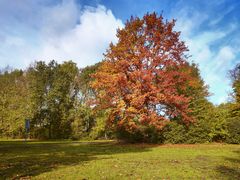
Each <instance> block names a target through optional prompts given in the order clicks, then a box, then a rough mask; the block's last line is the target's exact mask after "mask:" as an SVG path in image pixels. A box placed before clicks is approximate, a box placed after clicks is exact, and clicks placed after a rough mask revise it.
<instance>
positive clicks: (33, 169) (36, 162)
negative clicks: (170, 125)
mask: <svg viewBox="0 0 240 180" xmlns="http://www.w3.org/2000/svg"><path fill="white" fill-rule="evenodd" d="M144 151H148V148H147V147H141V148H139V147H134V146H133V147H132V146H131V147H129V146H125V145H120V144H116V143H115V142H90V143H87V142H69V141H62V142H60V141H56V142H19V141H5V142H0V179H1V178H2V179H20V178H22V177H28V176H36V175H39V174H41V173H44V172H48V171H51V170H53V169H55V168H57V167H60V166H74V165H79V164H83V163H85V162H87V161H92V160H97V159H104V158H108V157H106V156H102V157H101V155H113V154H118V153H129V152H144Z"/></svg>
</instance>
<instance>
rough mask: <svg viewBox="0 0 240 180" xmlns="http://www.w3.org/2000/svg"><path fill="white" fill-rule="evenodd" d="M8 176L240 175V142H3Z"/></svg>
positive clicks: (0, 157)
mask: <svg viewBox="0 0 240 180" xmlns="http://www.w3.org/2000/svg"><path fill="white" fill-rule="evenodd" d="M0 178H2V179H21V178H22V179H30V178H31V179H67V180H69V179H74V180H75V179H135V180H137V179H229V180H230V179H231V180H233V179H240V145H224V144H208V145H158V146H156V145H146V144H137V145H136V144H135V145H131V144H117V143H116V142H113V141H96V142H79V141H76V142H74V141H45V142H41V141H40V142H37V141H36V142H21V141H1V142H0Z"/></svg>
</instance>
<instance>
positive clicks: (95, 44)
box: [0, 0, 240, 104]
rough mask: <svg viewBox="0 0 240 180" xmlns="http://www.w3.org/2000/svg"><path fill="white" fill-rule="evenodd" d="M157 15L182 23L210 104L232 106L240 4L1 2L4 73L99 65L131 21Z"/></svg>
mask: <svg viewBox="0 0 240 180" xmlns="http://www.w3.org/2000/svg"><path fill="white" fill-rule="evenodd" d="M153 11H155V12H157V13H159V14H160V13H163V16H164V17H165V18H167V19H169V20H170V19H172V18H175V19H177V24H176V30H178V31H181V32H182V34H181V37H182V40H184V41H185V42H186V44H187V46H188V47H189V49H190V52H189V53H190V55H192V56H191V58H190V59H189V61H194V62H196V63H198V64H199V67H200V70H201V74H202V77H203V79H204V80H205V82H206V84H208V85H209V87H210V92H211V93H212V94H213V95H212V96H211V97H210V100H211V101H212V102H213V103H215V104H219V103H221V102H225V101H227V99H228V94H229V92H230V90H231V85H230V81H229V78H228V71H229V70H230V69H231V68H233V67H234V65H236V64H237V63H239V62H240V20H239V19H240V1H238V0H201V1H200V0H178V1H177V0H118V1H117V0H0V27H1V28H0V68H3V67H6V66H7V65H9V66H11V67H13V68H26V67H27V66H28V65H29V64H30V63H32V62H34V61H35V60H45V61H49V60H52V59H55V60H57V61H59V62H62V61H64V60H73V61H75V62H77V64H78V66H79V67H84V66H87V65H91V64H94V63H96V62H98V61H101V59H102V57H103V56H102V54H103V53H104V52H105V51H106V48H107V47H108V45H109V43H110V42H111V41H112V42H116V40H117V39H116V36H115V34H116V29H117V28H122V27H124V22H125V21H126V20H127V19H128V18H129V17H130V16H131V15H133V16H140V17H141V16H143V15H144V14H145V13H147V12H153Z"/></svg>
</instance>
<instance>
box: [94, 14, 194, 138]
mask: <svg viewBox="0 0 240 180" xmlns="http://www.w3.org/2000/svg"><path fill="white" fill-rule="evenodd" d="M174 25H175V20H172V21H170V22H169V21H164V20H163V17H162V15H161V16H158V15H157V14H156V13H152V14H146V15H145V16H144V17H143V18H142V19H140V18H138V17H136V18H133V17H132V18H131V19H130V21H127V22H126V24H125V28H123V29H119V30H118V32H117V37H118V42H117V43H116V44H112V43H111V44H110V47H109V49H108V50H107V53H106V54H105V59H104V61H103V63H102V65H101V66H100V68H99V70H98V72H97V73H95V74H94V78H95V81H94V82H93V83H92V87H94V88H95V89H96V92H97V97H98V101H97V102H96V103H97V104H99V105H100V107H101V108H105V109H106V108H109V109H111V113H110V116H109V121H108V124H109V125H111V127H113V128H114V129H116V130H117V131H124V132H127V133H130V134H131V133H138V132H143V131H146V129H149V128H154V129H157V130H161V129H162V128H163V127H164V126H165V125H166V123H167V122H169V121H170V120H172V119H175V118H179V119H181V120H182V121H183V122H184V123H186V124H188V123H190V122H192V121H193V119H192V118H191V116H190V115H189V114H190V113H189V108H188V104H189V102H190V97H187V96H186V95H184V93H183V92H185V91H186V87H187V86H186V84H188V85H191V84H189V82H190V76H189V73H186V72H184V70H183V67H184V66H185V65H186V59H187V55H186V52H187V51H188V49H187V47H186V46H185V44H184V42H183V41H181V40H180V32H176V31H174Z"/></svg>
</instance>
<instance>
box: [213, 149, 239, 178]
mask: <svg viewBox="0 0 240 180" xmlns="http://www.w3.org/2000/svg"><path fill="white" fill-rule="evenodd" d="M234 153H237V157H236V158H225V160H226V161H227V164H226V165H220V166H218V167H217V168H216V170H217V172H218V173H219V174H220V176H221V177H222V178H224V179H225V178H226V179H229V180H232V179H240V151H234Z"/></svg>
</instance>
